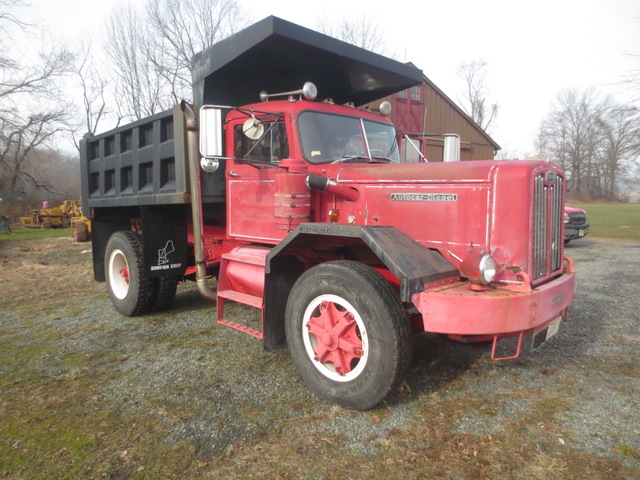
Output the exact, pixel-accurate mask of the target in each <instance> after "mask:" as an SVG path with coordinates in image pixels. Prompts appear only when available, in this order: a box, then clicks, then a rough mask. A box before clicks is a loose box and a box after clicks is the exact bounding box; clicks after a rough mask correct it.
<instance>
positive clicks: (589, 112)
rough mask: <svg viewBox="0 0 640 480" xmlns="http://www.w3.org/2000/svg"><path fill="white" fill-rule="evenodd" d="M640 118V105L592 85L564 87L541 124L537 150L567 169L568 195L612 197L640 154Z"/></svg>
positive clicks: (615, 194)
mask: <svg viewBox="0 0 640 480" xmlns="http://www.w3.org/2000/svg"><path fill="white" fill-rule="evenodd" d="M639 120H640V115H639V112H638V109H636V108H632V107H627V106H620V105H617V104H616V103H615V102H614V101H613V100H612V99H611V98H610V97H605V98H602V97H601V96H600V95H599V94H598V93H597V92H596V91H595V90H593V89H592V90H588V91H586V92H579V91H576V90H569V91H565V92H562V93H561V94H559V95H558V97H557V98H556V100H555V102H554V104H553V105H552V109H551V111H550V113H549V114H548V115H547V117H546V118H545V119H544V120H543V122H542V124H541V126H540V131H539V135H538V148H539V149H540V150H546V151H547V152H548V153H549V154H550V155H551V157H552V159H553V160H555V161H556V162H557V163H559V164H560V166H561V167H562V168H564V169H565V171H567V174H568V188H569V190H570V192H571V195H572V196H574V197H578V198H580V197H582V198H607V199H611V200H613V199H615V198H616V196H617V192H618V185H619V183H620V180H621V177H622V176H623V175H624V174H625V173H626V170H627V169H629V168H630V167H631V166H633V163H634V162H635V161H636V159H637V157H638V154H640V127H639V124H640V122H639Z"/></svg>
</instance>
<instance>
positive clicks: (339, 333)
mask: <svg viewBox="0 0 640 480" xmlns="http://www.w3.org/2000/svg"><path fill="white" fill-rule="evenodd" d="M306 325H307V329H308V332H309V334H310V336H311V337H312V338H315V342H314V343H315V345H314V346H313V353H314V360H315V361H316V362H319V363H321V364H323V366H324V367H326V368H328V369H330V370H332V371H334V372H335V373H337V374H338V375H340V376H345V375H346V374H348V373H350V372H352V371H353V370H354V369H355V368H356V366H357V364H358V361H359V359H360V358H361V357H362V356H363V355H364V346H363V342H362V333H361V331H360V328H359V326H358V324H357V323H356V320H355V318H354V316H353V314H352V313H351V312H349V310H347V309H346V308H345V307H343V306H342V305H341V304H340V303H337V302H332V301H327V300H324V301H322V302H321V303H320V304H319V305H318V308H317V314H315V315H314V314H312V315H311V317H310V318H309V321H308V322H307V324H306Z"/></svg>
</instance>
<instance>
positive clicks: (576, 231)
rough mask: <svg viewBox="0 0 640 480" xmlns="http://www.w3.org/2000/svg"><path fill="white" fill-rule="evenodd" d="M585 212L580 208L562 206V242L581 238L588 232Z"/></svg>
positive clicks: (565, 242)
mask: <svg viewBox="0 0 640 480" xmlns="http://www.w3.org/2000/svg"><path fill="white" fill-rule="evenodd" d="M589 226H590V225H589V224H588V223H587V212H585V211H584V210H582V209H580V208H574V207H569V206H565V207H564V244H565V245H566V244H567V243H569V242H570V241H571V240H575V239H577V238H582V237H584V236H586V235H587V233H589Z"/></svg>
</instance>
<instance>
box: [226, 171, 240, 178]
mask: <svg viewBox="0 0 640 480" xmlns="http://www.w3.org/2000/svg"><path fill="white" fill-rule="evenodd" d="M227 175H229V176H230V177H233V178H238V177H239V176H240V174H239V173H233V172H227Z"/></svg>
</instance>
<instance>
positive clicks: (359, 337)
mask: <svg viewBox="0 0 640 480" xmlns="http://www.w3.org/2000/svg"><path fill="white" fill-rule="evenodd" d="M286 334H287V343H288V345H289V350H290V351H291V356H292V357H293V361H294V363H295V365H296V369H297V370H298V373H299V374H300V376H301V377H302V378H303V380H304V381H305V383H306V384H307V385H308V387H309V388H310V389H311V390H312V391H313V392H314V393H315V394H316V395H318V396H319V397H321V398H323V399H325V400H329V401H331V402H334V403H337V404H339V405H341V406H343V407H346V408H352V409H355V410H367V409H370V408H373V407H374V406H376V405H377V404H379V403H380V402H381V401H383V400H384V399H385V398H386V397H387V396H388V395H389V393H391V392H392V391H393V390H394V389H395V388H396V387H397V385H398V384H399V383H400V381H401V380H402V379H403V377H404V374H405V373H406V371H407V370H408V367H409V363H410V360H411V355H412V352H411V339H410V325H409V321H408V319H407V318H406V316H405V315H404V312H403V310H402V306H401V304H400V301H399V299H398V297H397V294H396V292H395V291H394V290H393V288H392V287H391V285H390V284H389V283H388V282H387V281H386V280H385V279H384V278H383V277H382V276H381V275H380V274H379V273H378V272H376V271H375V270H373V269H372V268H370V267H368V266H366V265H363V264H361V263H358V262H353V261H342V260H340V261H333V262H326V263H322V264H320V265H317V266H315V267H313V268H311V269H310V270H308V271H307V272H305V273H304V274H303V275H302V276H301V277H300V278H299V279H298V281H297V282H296V283H295V285H294V287H293V289H292V290H291V293H290V295H289V300H288V302H287V310H286Z"/></svg>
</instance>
